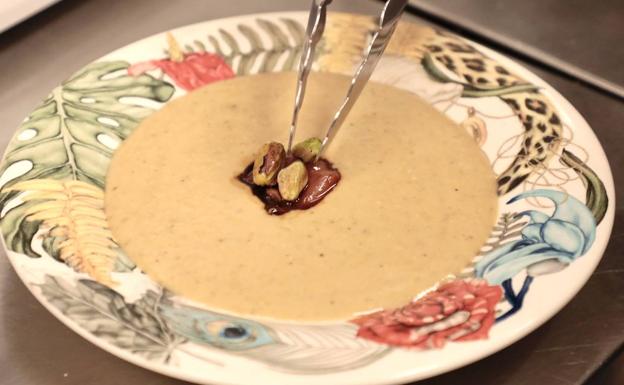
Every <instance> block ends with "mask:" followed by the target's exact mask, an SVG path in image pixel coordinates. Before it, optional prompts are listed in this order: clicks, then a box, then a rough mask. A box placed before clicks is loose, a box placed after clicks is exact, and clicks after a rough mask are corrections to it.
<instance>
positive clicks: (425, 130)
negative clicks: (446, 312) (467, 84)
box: [106, 73, 497, 321]
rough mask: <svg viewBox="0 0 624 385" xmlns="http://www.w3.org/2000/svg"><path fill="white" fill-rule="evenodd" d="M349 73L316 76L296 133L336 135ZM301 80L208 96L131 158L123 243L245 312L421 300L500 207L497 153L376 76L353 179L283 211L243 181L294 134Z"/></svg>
mask: <svg viewBox="0 0 624 385" xmlns="http://www.w3.org/2000/svg"><path fill="white" fill-rule="evenodd" d="M348 82H349V79H348V78H347V77H344V76H340V75H332V74H312V75H311V78H310V82H309V85H308V90H307V93H306V99H305V102H304V107H303V110H302V112H301V115H300V118H299V129H298V133H297V138H298V139H300V140H303V139H305V138H307V137H311V136H318V137H321V136H322V135H323V134H324V131H325V130H326V128H327V127H328V124H329V122H330V120H331V117H332V116H333V114H334V112H335V110H336V108H337V106H338V105H339V104H340V102H341V100H342V98H343V97H344V92H346V89H347V85H348ZM294 88H295V74H294V73H275V74H264V75H255V76H249V77H241V78H236V79H232V80H227V81H222V82H219V83H215V84H212V85H209V86H206V87H204V88H201V89H198V90H196V91H194V92H192V93H190V94H188V95H186V96H184V97H181V98H179V99H176V100H174V101H172V102H170V103H169V104H167V105H166V106H165V107H164V108H163V109H161V110H160V111H158V112H156V113H154V114H153V115H151V116H150V117H148V118H147V119H145V120H144V121H143V122H142V123H141V124H140V126H139V127H138V128H137V129H136V130H135V132H134V133H133V134H132V135H131V136H130V137H129V138H128V140H126V141H125V142H124V143H123V145H122V146H121V147H120V148H119V149H118V150H117V151H116V153H115V155H114V158H113V161H112V164H111V166H110V170H109V173H108V176H107V183H106V211H107V216H108V220H109V223H110V226H111V228H112V231H113V234H114V236H115V237H116V240H117V241H118V242H119V244H120V245H121V246H122V248H123V249H124V251H125V252H126V253H127V254H128V255H129V256H130V258H131V259H132V260H133V261H135V262H136V263H137V265H138V266H139V267H140V268H141V269H143V270H144V271H145V272H146V273H147V274H149V275H150V276H151V277H153V278H154V279H155V280H156V281H158V282H160V283H161V284H163V285H164V286H165V287H167V288H169V289H170V290H172V291H173V292H175V293H177V294H180V295H184V296H186V297H190V298H192V299H195V300H197V301H201V302H203V303H205V304H207V305H209V306H210V307H212V308H214V309H218V310H223V311H226V312H230V313H234V314H239V315H245V316H264V317H271V318H275V319H290V320H308V321H313V320H335V319H347V318H351V317H352V316H353V314H354V313H356V312H362V311H367V310H371V309H375V308H380V307H394V306H400V305H403V304H405V303H407V302H408V301H409V300H410V299H411V298H412V297H413V296H415V295H416V294H418V293H419V292H421V291H422V290H424V289H426V288H428V287H430V286H431V285H433V284H434V283H435V282H437V281H439V280H440V279H442V278H444V277H445V276H447V275H448V274H451V273H456V272H458V271H459V270H461V269H462V268H463V267H465V265H466V264H467V263H468V262H469V261H470V259H471V258H472V257H473V256H474V255H475V254H476V252H477V251H478V250H479V248H480V247H481V246H482V244H483V242H484V241H485V239H486V238H487V236H488V234H489V232H490V230H491V227H492V225H493V223H494V218H495V215H496V211H497V199H496V194H495V178H494V175H493V172H492V170H491V168H490V166H489V163H488V160H487V159H486V157H485V155H484V154H483V153H482V151H481V150H480V149H479V148H478V147H477V146H476V145H475V144H474V143H473V140H472V138H471V137H470V136H469V135H468V134H467V133H466V132H465V130H464V129H462V128H461V127H459V126H458V125H456V124H455V123H453V122H452V121H450V120H449V119H447V118H446V117H445V116H444V115H443V114H441V113H440V112H438V111H436V110H435V109H434V108H433V107H431V106H429V105H428V104H427V103H425V102H424V101H422V100H421V99H419V98H418V97H417V96H415V95H413V94H410V93H408V92H406V91H401V90H398V89H395V88H392V87H389V86H384V85H380V84H375V83H371V84H369V85H367V87H366V89H365V90H364V92H363V94H362V96H361V97H360V99H359V100H358V103H357V104H356V106H355V107H354V109H353V110H352V111H351V113H350V115H349V117H348V119H347V121H346V122H345V124H344V126H343V127H342V128H341V131H340V132H339V133H338V135H337V137H336V139H335V140H334V142H333V143H332V145H331V146H330V147H329V150H328V152H327V153H326V154H325V156H326V157H327V158H328V159H329V160H331V161H332V162H333V163H334V164H335V166H336V167H337V168H338V169H339V170H340V172H341V173H342V180H341V181H340V183H339V184H338V186H337V187H336V189H335V190H334V191H333V192H331V193H330V194H329V195H328V196H327V197H326V199H324V200H323V201H322V202H321V203H320V204H319V205H317V206H315V207H313V208H312V209H309V210H305V211H292V212H290V213H287V214H285V215H282V216H271V215H268V214H267V213H266V212H265V211H264V210H263V206H262V203H261V202H260V201H259V200H258V199H257V198H256V197H255V196H253V195H252V194H251V192H250V190H249V188H248V187H247V186H245V185H243V184H242V183H241V182H239V181H238V180H236V178H235V177H236V175H237V174H238V173H240V172H241V171H242V170H243V169H244V168H245V166H246V165H247V164H249V162H251V161H252V160H253V154H254V152H255V151H256V150H257V149H258V148H259V147H260V145H262V144H263V143H265V142H269V141H281V142H283V143H285V142H286V141H287V135H288V127H289V122H290V114H291V110H292V103H293V97H294Z"/></svg>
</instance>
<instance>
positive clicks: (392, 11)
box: [288, 0, 408, 159]
mask: <svg viewBox="0 0 624 385" xmlns="http://www.w3.org/2000/svg"><path fill="white" fill-rule="evenodd" d="M407 1H408V0H387V1H386V4H385V6H384V8H383V10H382V11H381V15H380V16H379V23H378V29H377V31H376V32H375V34H374V35H373V37H372V39H371V41H370V43H369V45H368V48H367V49H366V53H365V54H364V58H363V59H362V62H361V63H360V65H359V67H358V69H357V70H356V71H355V75H353V78H352V79H351V85H350V86H349V89H348V91H347V95H346V96H345V99H344V101H343V102H342V104H341V105H340V107H339V108H338V111H337V112H336V114H335V115H334V118H333V120H332V122H331V123H330V125H329V129H328V130H327V133H326V134H325V137H324V138H323V143H322V145H321V150H320V152H319V154H318V155H317V159H318V157H320V156H321V154H322V153H323V151H324V150H325V149H326V148H327V146H329V143H331V141H332V139H333V138H334V136H335V135H336V132H338V129H339V128H340V126H341V125H342V123H343V122H344V120H345V119H346V117H347V115H348V114H349V111H350V110H351V107H353V104H355V101H356V100H357V98H358V96H360V93H361V92H362V90H363V89H364V86H365V85H366V82H367V81H368V79H369V78H370V77H371V75H372V73H373V70H374V69H375V66H376V65H377V62H379V59H380V58H381V55H382V54H383V52H384V50H385V49H386V46H387V45H388V41H390V37H391V36H392V33H393V32H394V29H395V28H396V25H397V23H398V21H399V18H400V17H401V14H402V13H403V10H404V9H405V5H406V4H407ZM331 2H332V0H312V8H311V9H310V16H309V18H308V27H307V29H306V40H305V42H304V45H303V51H302V53H301V61H300V62H299V76H298V78H297V91H296V93H295V107H294V110H293V115H292V120H291V123H290V135H289V137H288V152H290V150H291V148H292V145H293V140H294V138H295V132H296V130H297V117H298V116H299V110H300V109H301V105H302V104H303V97H304V94H305V89H306V83H307V80H308V75H309V74H310V70H311V69H312V62H313V61H314V51H315V49H316V45H317V44H318V42H319V41H320V40H321V37H322V36H323V31H324V30H325V20H326V16H327V6H328V5H329V4H330V3H331Z"/></svg>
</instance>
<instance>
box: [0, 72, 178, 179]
mask: <svg viewBox="0 0 624 385" xmlns="http://www.w3.org/2000/svg"><path fill="white" fill-rule="evenodd" d="M128 66H129V63H127V62H124V61H115V62H99V63H92V64H90V65H88V66H87V67H85V68H84V69H83V70H81V71H80V72H78V73H77V74H75V75H74V76H73V77H71V78H70V79H68V80H67V81H65V82H64V83H63V84H62V85H61V86H59V87H57V88H55V89H54V90H53V91H52V93H51V94H50V96H49V97H48V98H47V99H46V100H45V101H44V102H43V103H42V105H41V106H39V107H38V108H37V109H35V111H33V113H31V114H30V116H29V117H28V118H27V119H26V121H24V122H23V123H22V124H21V125H20V127H19V129H18V131H17V133H16V135H15V137H14V138H13V140H12V141H11V143H10V145H9V147H8V149H7V153H6V157H5V163H4V166H3V168H2V169H0V173H4V171H6V169H7V168H8V167H9V166H10V165H12V164H14V163H16V162H19V161H28V162H30V163H31V164H32V169H31V170H30V171H28V172H27V173H26V174H24V175H23V176H21V177H20V178H18V179H17V180H29V179H42V178H52V179H67V178H71V179H75V180H82V181H85V182H89V183H93V184H95V185H97V186H99V187H103V186H104V177H105V175H106V170H107V168H108V164H109V162H110V157H111V154H112V151H113V150H114V148H115V147H116V145H117V144H119V143H120V142H121V141H123V140H124V139H125V138H126V137H127V136H128V135H129V134H130V132H132V130H133V129H134V128H135V127H136V126H137V124H138V123H139V122H140V121H141V120H142V119H143V118H145V117H146V116H148V115H149V114H151V113H152V111H153V110H152V109H151V108H149V107H147V106H145V105H141V101H144V100H151V101H155V102H165V101H167V100H168V99H169V98H170V97H171V96H172V95H173V92H174V88H173V86H171V85H170V84H169V83H166V82H164V81H162V80H158V79H155V78H153V77H151V76H149V75H141V76H137V77H133V76H129V75H127V74H126V72H125V69H126V68H127V67H128ZM129 97H132V98H133V99H132V100H124V98H129ZM21 137H27V138H28V139H24V140H20V138H21ZM17 180H13V181H11V182H9V183H8V184H7V185H5V186H3V187H7V186H8V185H10V184H11V183H14V182H16V181H17Z"/></svg>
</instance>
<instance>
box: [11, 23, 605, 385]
mask: <svg viewBox="0 0 624 385" xmlns="http://www.w3.org/2000/svg"><path fill="white" fill-rule="evenodd" d="M305 19H306V15H305V14H303V13H281V14H267V15H259V16H258V15H251V16H244V17H240V18H233V19H224V20H217V21H213V22H207V23H203V24H199V25H195V26H189V27H184V28H180V29H178V30H174V31H172V32H171V33H167V34H161V35H157V36H154V37H151V38H148V39H146V40H143V41H140V42H137V43H135V44H133V45H131V46H128V47H126V48H122V49H120V50H118V51H115V52H113V53H111V54H110V55H107V56H106V57H104V58H102V59H100V60H98V61H96V62H94V63H91V64H89V65H87V66H86V67H85V68H84V69H82V70H81V71H79V72H78V73H76V74H75V75H74V76H72V77H71V78H69V79H68V80H66V81H65V82H63V84H61V85H60V86H59V87H57V88H55V89H54V90H53V91H52V92H51V94H50V95H49V96H48V98H46V99H45V100H44V101H43V102H42V103H41V105H39V106H38V107H37V108H36V109H35V110H34V111H33V112H32V113H31V114H30V115H29V116H28V117H27V118H26V119H25V120H24V122H23V123H22V124H21V125H20V127H19V128H18V130H17V132H16V134H15V136H14V138H13V139H12V140H11V142H10V144H9V146H8V148H7V150H6V153H5V156H4V160H3V162H2V164H1V165H0V175H1V176H0V187H1V190H0V206H1V207H2V210H1V212H0V220H1V221H0V228H1V230H2V236H3V239H4V242H5V247H6V249H7V250H8V253H9V259H10V260H11V262H12V263H13V265H14V266H15V268H16V271H17V273H18V274H19V275H20V277H21V278H22V279H23V280H24V282H25V283H26V284H27V285H28V286H29V288H30V289H31V290H32V292H33V294H34V295H35V296H36V297H37V298H38V299H39V300H40V301H41V302H42V303H43V304H44V305H45V306H46V307H47V308H48V309H50V310H51V311H52V312H53V313H54V314H55V315H56V316H57V317H59V318H60V319H61V320H62V321H63V322H64V323H66V324H67V325H68V326H70V327H71V328H72V329H74V330H76V331H77V332H78V333H80V334H81V335H83V336H85V337H86V338H88V339H89V340H91V341H92V342H94V343H96V344H97V345H98V346H101V347H103V348H105V349H106V350H108V351H111V352H112V353H114V354H116V355H119V356H121V357H123V358H125V359H127V360H129V361H131V362H134V363H137V364H139V365H142V366H146V367H148V368H150V369H152V370H156V371H159V372H162V373H165V374H169V375H172V376H175V377H179V378H183V379H186V380H190V381H196V382H202V383H233V382H237V383H256V382H258V381H260V382H267V381H272V382H274V383H275V382H277V383H285V382H288V383H297V384H300V383H306V384H309V383H318V384H321V383H327V382H328V381H329V382H331V383H334V384H346V383H362V384H364V383H371V382H376V383H389V382H404V381H409V380H415V379H421V378H425V377H427V376H430V375H433V374H436V373H440V372H443V371H445V370H449V369H450V368H454V367H457V366H458V365H461V364H466V363H469V362H471V361H474V360H476V359H478V358H480V357H483V356H485V355H487V354H490V353H492V352H494V351H496V350H498V349H500V348H501V347H502V346H505V345H506V344H507V343H508V342H510V341H513V340H515V339H518V338H520V337H522V334H521V333H520V332H517V331H516V327H517V325H518V324H517V323H516V324H514V322H516V320H518V321H517V322H522V323H525V324H527V323H528V324H530V325H531V329H534V328H535V327H537V326H539V325H540V324H541V323H542V322H544V321H545V320H546V319H548V318H549V317H550V316H552V314H554V312H555V311H556V310H557V309H558V308H560V307H561V306H563V304H565V302H566V298H569V297H571V295H573V294H574V293H575V292H576V291H577V290H578V289H579V288H580V286H581V285H582V283H584V281H585V280H586V279H587V277H588V275H589V274H590V273H591V271H592V270H593V268H594V267H595V265H596V264H597V262H598V261H599V259H600V256H601V249H602V248H603V247H604V245H605V244H606V239H607V238H608V235H609V232H610V226H611V223H612V218H613V211H612V208H611V207H609V198H610V197H612V194H613V193H612V181H611V176H610V173H609V169H608V165H607V164H606V160H605V158H604V156H603V155H602V154H601V153H600V147H599V145H598V143H597V141H596V140H595V138H594V137H593V136H592V134H591V130H590V129H589V128H588V127H587V126H586V124H585V123H584V121H583V120H582V118H580V117H579V116H577V115H575V111H574V110H573V109H572V108H571V107H570V106H568V105H567V104H566V103H565V101H564V100H563V99H562V98H561V97H559V96H557V95H556V94H553V91H552V90H550V89H549V88H548V87H547V86H546V85H545V84H543V83H542V82H541V81H540V80H539V79H537V78H535V77H534V76H533V75H531V74H530V73H528V72H527V71H526V70H523V69H522V68H521V67H519V66H517V65H515V64H513V63H512V62H510V61H509V60H508V59H505V58H503V57H500V56H498V55H496V54H495V53H493V52H491V51H489V50H487V49H485V48H483V47H478V46H476V45H474V44H472V43H470V42H467V41H465V40H463V39H461V38H458V37H456V36H453V35H450V34H447V33H443V32H440V31H435V30H432V29H429V28H426V27H422V26H417V25H412V24H406V23H403V24H401V25H400V26H399V27H398V29H397V31H396V34H395V36H394V37H393V40H392V42H391V43H390V45H389V47H388V49H387V52H386V55H385V56H384V58H383V59H382V61H381V62H380V64H379V67H378V69H377V71H376V72H375V74H374V76H373V80H374V81H378V82H382V83H385V84H389V85H392V86H395V87H399V88H403V89H406V90H408V91H410V92H413V93H416V94H417V95H419V96H421V97H422V98H424V99H425V100H427V101H429V102H430V103H431V104H433V105H434V106H435V107H436V108H438V109H439V110H441V111H442V112H444V113H446V114H447V115H448V116H449V117H450V118H451V119H453V120H455V121H456V122H457V123H459V124H460V126H461V127H464V129H466V130H467V131H468V133H469V134H471V135H473V136H474V138H475V142H476V144H477V145H479V146H481V148H482V149H483V150H484V152H485V153H486V154H487V155H488V157H489V159H490V160H491V161H492V165H493V168H494V170H495V172H496V173H497V175H498V185H499V195H500V208H501V210H500V211H501V216H500V219H499V222H498V223H497V225H496V226H495V227H494V229H493V232H492V235H491V237H490V238H489V239H488V240H487V242H486V244H485V245H484V246H483V248H482V249H481V251H480V252H479V254H478V255H476V256H475V258H474V260H473V261H472V262H471V263H470V264H469V265H468V266H467V267H466V269H464V270H463V271H462V272H455V273H456V274H452V275H451V276H450V277H448V278H447V279H444V280H442V282H441V283H440V284H438V285H437V286H436V287H433V288H431V290H429V291H428V292H426V293H422V294H419V293H414V294H415V295H417V297H416V298H415V299H414V300H413V301H411V302H410V303H408V304H406V305H405V306H403V307H401V308H398V309H387V310H374V311H372V312H371V313H370V314H363V315H359V316H358V317H356V318H354V319H353V320H351V321H348V320H345V321H344V322H334V323H325V324H297V323H288V322H276V321H272V320H251V319H244V318H240V317H235V316H231V315H227V314H223V313H220V312H215V311H212V310H210V309H208V308H205V307H203V306H201V305H198V304H194V303H191V302H190V301H188V300H186V299H184V298H179V297H177V296H175V295H174V294H173V293H170V292H168V291H167V290H166V289H164V288H162V287H160V286H159V285H158V284H156V283H155V282H153V281H152V280H151V279H150V278H149V277H147V276H146V275H145V274H143V273H142V272H141V271H139V270H138V269H137V268H136V266H135V265H134V264H133V263H132V261H131V260H130V259H129V258H128V257H127V256H126V255H125V254H124V252H123V250H121V249H120V248H119V246H118V245H117V243H116V242H115V240H114V238H113V236H112V234H111V232H110V230H109V228H108V224H107V222H106V216H105V213H104V205H103V187H104V185H105V182H106V181H105V179H106V170H107V168H108V164H109V162H110V159H111V156H112V154H113V153H114V151H115V149H116V148H117V147H118V146H119V145H120V144H121V142H123V140H124V139H125V138H127V137H128V135H130V134H131V133H132V130H133V129H134V128H135V127H137V125H138V124H139V123H140V122H141V120H142V119H144V118H145V117H147V116H149V115H150V114H151V113H152V112H153V111H154V110H156V109H158V108H161V107H162V105H163V104H164V103H167V102H168V101H169V100H171V99H173V98H176V97H179V96H182V95H184V94H185V93H186V92H189V91H191V90H193V89H195V88H197V87H201V86H205V85H207V84H210V83H212V82H216V81H221V80H225V79H228V78H231V77H234V76H242V75H249V74H255V73H261V72H271V71H290V70H295V69H296V67H297V64H298V58H299V55H300V53H301V47H302V44H303V39H304V27H303V22H304V21H305ZM373 27H374V23H373V22H372V21H371V19H369V18H366V17H363V16H355V15H348V14H332V15H330V19H329V21H328V26H327V32H326V35H325V37H324V40H323V41H322V42H321V49H320V53H319V55H318V57H317V58H316V63H315V69H316V70H319V71H331V72H338V73H343V74H348V75H350V74H351V73H352V71H353V69H354V67H355V66H356V65H357V62H358V60H359V58H360V56H361V54H362V52H363V50H364V48H365V46H366V42H367V39H368V37H369V36H370V33H371V31H372V29H373ZM553 95H554V96H553ZM590 153H591V154H592V158H591V159H590V157H589V154H590ZM594 154H597V155H594ZM510 197H511V198H510ZM508 204H509V206H508ZM577 260H585V261H587V262H583V263H580V264H582V265H583V266H582V267H580V268H578V269H571V268H568V267H569V266H572V265H573V262H574V265H577V264H579V263H577V262H575V261H577ZM449 273H454V272H449ZM558 276H561V277H565V278H561V279H560V280H559V281H556V283H553V282H554V281H549V279H559V278H557V277H558ZM541 277H545V278H541ZM536 278H537V279H536ZM542 279H543V282H544V284H540V283H539V281H541V280H542ZM561 280H563V281H561ZM536 282H537V283H536ZM549 282H550V283H549ZM548 288H551V289H550V290H549V289H548ZM552 288H557V290H552ZM533 291H535V295H533ZM559 291H560V293H559ZM538 297H541V300H542V301H548V300H550V301H551V303H549V304H548V306H549V309H550V310H549V311H546V312H538V311H537V310H536V308H535V307H532V305H533V304H536V303H537V302H539V301H535V302H532V301H534V298H538ZM503 321H504V322H503ZM507 325H509V326H507ZM512 325H515V326H516V327H514V326H512ZM476 340H479V342H474V341H476ZM471 341H472V342H471ZM469 346H473V347H472V348H470V347H469ZM466 349H468V350H466ZM415 365H420V367H422V369H419V370H414V369H415ZM386 368H392V371H393V372H392V373H390V372H388V371H387V370H386ZM204 369H207V370H204ZM198 373H201V374H198ZM203 373H206V374H205V375H204V374H203ZM248 373H254V375H253V376H249V374H248Z"/></svg>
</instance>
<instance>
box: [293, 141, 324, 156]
mask: <svg viewBox="0 0 624 385" xmlns="http://www.w3.org/2000/svg"><path fill="white" fill-rule="evenodd" d="M321 144H322V142H321V140H320V139H319V138H310V139H306V140H304V141H303V142H301V143H297V144H296V145H295V147H293V149H292V153H293V155H294V156H296V157H297V158H299V159H301V160H302V161H304V162H309V161H311V160H313V159H314V158H316V156H317V155H318V154H319V152H320V151H321Z"/></svg>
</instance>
